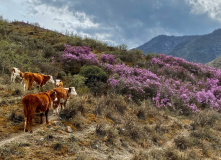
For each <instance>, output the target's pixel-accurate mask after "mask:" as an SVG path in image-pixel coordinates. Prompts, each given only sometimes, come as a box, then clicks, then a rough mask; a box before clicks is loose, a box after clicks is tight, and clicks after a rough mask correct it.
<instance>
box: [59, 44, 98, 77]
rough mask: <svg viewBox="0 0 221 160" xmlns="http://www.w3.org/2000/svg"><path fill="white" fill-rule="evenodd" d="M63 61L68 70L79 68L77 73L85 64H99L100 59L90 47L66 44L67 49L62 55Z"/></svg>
mask: <svg viewBox="0 0 221 160" xmlns="http://www.w3.org/2000/svg"><path fill="white" fill-rule="evenodd" d="M61 63H62V64H63V66H64V67H65V69H66V70H68V71H71V70H74V69H75V70H76V68H77V71H76V73H78V72H79V70H80V67H82V66H83V65H85V64H87V65H98V64H99V60H98V58H97V55H96V54H94V53H92V52H91V48H89V47H85V46H84V47H81V46H70V45H65V50H64V52H63V54H62V55H61Z"/></svg>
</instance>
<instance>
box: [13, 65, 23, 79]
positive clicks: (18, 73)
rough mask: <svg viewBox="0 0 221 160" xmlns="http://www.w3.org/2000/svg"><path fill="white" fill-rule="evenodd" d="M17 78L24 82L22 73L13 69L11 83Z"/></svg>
mask: <svg viewBox="0 0 221 160" xmlns="http://www.w3.org/2000/svg"><path fill="white" fill-rule="evenodd" d="M16 77H19V78H20V79H21V80H22V81H21V83H22V82H23V73H22V72H21V71H20V69H18V68H16V67H13V68H12V72H11V81H12V82H15V79H16Z"/></svg>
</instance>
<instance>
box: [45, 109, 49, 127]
mask: <svg viewBox="0 0 221 160" xmlns="http://www.w3.org/2000/svg"><path fill="white" fill-rule="evenodd" d="M48 112H49V109H47V110H46V111H45V116H46V123H47V124H48V123H49V122H48Z"/></svg>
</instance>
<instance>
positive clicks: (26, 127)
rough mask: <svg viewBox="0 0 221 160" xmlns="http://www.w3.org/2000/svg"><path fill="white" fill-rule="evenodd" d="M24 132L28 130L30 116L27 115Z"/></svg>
mask: <svg viewBox="0 0 221 160" xmlns="http://www.w3.org/2000/svg"><path fill="white" fill-rule="evenodd" d="M24 132H28V117H25V125H24Z"/></svg>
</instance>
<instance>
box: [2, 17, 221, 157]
mask: <svg viewBox="0 0 221 160" xmlns="http://www.w3.org/2000/svg"><path fill="white" fill-rule="evenodd" d="M0 56H1V59H2V60H1V62H0V64H1V66H0V71H1V73H0V75H1V77H0V95H1V97H0V123H1V124H0V157H1V159H33V158H36V159H61V158H62V159H136V160H137V159H159V160H160V159H185V160H189V159H218V158H219V157H221V150H220V148H221V137H220V135H221V123H220V120H221V114H220V111H221V108H220V106H221V94H220V93H221V92H220V91H221V87H220V84H221V83H220V79H221V77H220V76H221V72H220V71H221V70H219V69H215V68H212V67H208V66H204V65H201V64H195V63H190V62H187V61H185V60H183V59H181V58H176V57H171V56H165V55H143V54H142V53H141V52H140V51H128V50H126V48H125V46H124V45H121V46H118V47H110V46H108V45H107V44H105V43H102V42H99V41H97V40H94V39H88V38H81V37H78V36H73V35H62V34H60V33H57V32H53V31H49V30H46V29H43V28H40V27H39V26H38V25H36V24H35V25H30V24H26V23H23V22H12V23H8V22H6V21H3V20H1V21H0ZM11 67H18V68H19V69H21V71H23V72H26V71H29V72H41V73H44V74H50V75H52V76H53V77H54V79H55V78H59V79H62V81H63V82H64V87H69V86H75V87H76V90H77V92H78V95H77V96H75V97H74V98H73V99H71V100H70V101H69V103H68V105H67V107H66V108H65V109H64V110H62V111H61V112H60V114H59V115H58V116H53V115H51V112H50V116H49V121H50V123H49V125H46V124H45V123H44V124H43V125H40V124H39V115H38V114H36V115H35V120H34V129H33V131H34V133H33V134H29V133H23V129H24V128H23V125H24V122H23V120H24V117H23V108H22V105H21V98H22V97H23V96H24V95H25V94H27V92H24V91H23V85H22V84H20V82H19V81H17V82H16V83H15V84H14V83H12V82H10V70H11ZM52 88H53V86H52V85H46V86H45V87H44V90H50V89H52ZM31 92H32V93H37V92H38V90H37V89H34V90H32V91H31ZM68 127H70V128H71V130H70V129H68V130H67V128H68Z"/></svg>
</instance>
